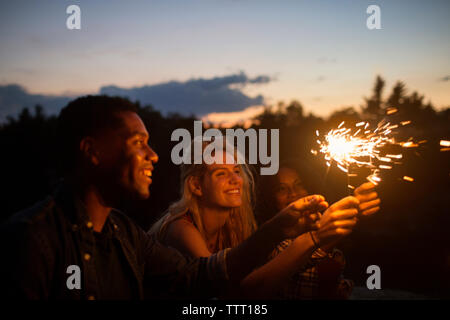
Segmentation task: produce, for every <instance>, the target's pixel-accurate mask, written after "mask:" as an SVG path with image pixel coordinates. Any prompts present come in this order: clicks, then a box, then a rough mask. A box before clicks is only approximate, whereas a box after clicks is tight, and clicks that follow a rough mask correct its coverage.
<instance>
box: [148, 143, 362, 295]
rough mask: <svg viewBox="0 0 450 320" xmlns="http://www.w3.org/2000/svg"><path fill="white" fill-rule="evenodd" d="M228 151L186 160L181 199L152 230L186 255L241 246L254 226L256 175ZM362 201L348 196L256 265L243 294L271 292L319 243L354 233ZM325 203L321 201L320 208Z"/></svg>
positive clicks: (307, 222) (307, 217) (309, 220)
mask: <svg viewBox="0 0 450 320" xmlns="http://www.w3.org/2000/svg"><path fill="white" fill-rule="evenodd" d="M204 147H205V146H204ZM225 150H226V149H225V148H224V150H221V151H219V152H216V154H214V155H213V159H212V161H208V163H211V164H206V163H204V162H203V163H202V164H190V165H182V168H181V198H180V200H179V201H177V202H176V203H174V204H173V205H171V206H170V207H169V209H168V211H167V213H166V214H165V215H164V216H163V217H162V218H161V219H160V220H159V221H157V222H156V223H155V225H154V226H153V227H152V228H151V230H150V233H152V234H153V235H156V237H157V238H158V239H159V241H160V242H162V243H163V244H165V245H167V246H170V247H174V248H176V249H178V250H179V251H180V252H182V253H183V254H185V255H188V256H192V257H208V256H210V255H211V254H213V253H215V252H218V251H220V250H223V249H224V248H232V247H236V246H238V245H239V244H240V243H242V242H243V241H244V240H245V239H246V238H247V237H249V236H250V235H251V234H252V233H253V232H254V231H255V230H256V223H255V218H254V215H253V211H252V201H253V194H254V192H253V191H254V183H253V177H252V174H251V172H250V169H249V167H248V166H247V165H245V164H237V163H236V155H230V154H228V153H227V152H226V151H225ZM358 204H359V201H358V200H357V199H356V198H354V197H348V198H345V199H343V200H341V201H339V202H337V203H335V204H334V205H333V206H331V207H330V208H328V210H327V211H325V213H324V216H327V217H329V219H324V221H325V223H324V224H322V225H321V226H320V228H319V229H318V230H317V231H315V232H314V233H311V236H310V237H297V238H295V239H293V241H292V243H291V245H290V246H289V247H288V248H287V249H286V250H284V251H283V252H282V253H281V254H279V255H277V256H276V257H275V258H274V259H272V260H270V261H268V262H267V261H266V263H265V264H264V265H263V266H261V267H259V268H258V269H256V270H254V271H253V272H252V273H251V274H250V275H248V276H247V277H246V278H245V279H244V280H243V281H241V283H240V289H241V292H240V293H239V294H240V295H243V296H246V297H258V298H263V297H264V298H270V297H273V296H274V294H275V293H276V292H277V291H278V290H279V289H280V288H281V287H282V286H283V285H284V284H285V283H286V281H288V280H289V278H290V276H291V275H292V274H294V273H295V272H296V271H297V270H298V268H299V267H300V266H302V265H304V264H305V263H306V262H307V260H308V257H309V256H310V255H311V254H312V252H313V251H314V250H315V249H317V248H318V246H319V245H323V244H326V243H328V242H330V241H335V239H336V238H339V237H341V236H343V235H346V234H348V233H350V232H351V229H352V227H353V226H354V224H355V223H356V218H355V216H356V214H357V213H358V211H357V209H356V208H357V206H358ZM291 205H292V206H295V203H292V204H291ZM327 207H328V204H327V203H326V202H325V201H322V202H321V205H320V208H318V210H324V209H326V208H327ZM286 210H289V208H286ZM317 217H318V215H317V214H316V213H315V212H309V213H308V214H305V215H304V216H303V218H302V219H304V223H303V224H302V226H303V230H302V231H301V233H305V232H307V231H310V230H311V229H317V227H318V226H317V225H316V224H315V219H316V218H317ZM262 227H264V226H262ZM297 234H299V233H297ZM235 294H236V293H235Z"/></svg>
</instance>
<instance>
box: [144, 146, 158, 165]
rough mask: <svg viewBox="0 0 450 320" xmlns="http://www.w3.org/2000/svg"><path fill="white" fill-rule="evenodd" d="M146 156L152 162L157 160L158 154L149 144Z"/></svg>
mask: <svg viewBox="0 0 450 320" xmlns="http://www.w3.org/2000/svg"><path fill="white" fill-rule="evenodd" d="M147 158H148V159H149V160H150V161H151V162H153V163H156V162H158V160H159V157H158V154H157V153H156V152H155V151H154V150H153V149H152V148H151V147H150V146H148V148H147Z"/></svg>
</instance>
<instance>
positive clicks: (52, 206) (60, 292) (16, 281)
mask: <svg viewBox="0 0 450 320" xmlns="http://www.w3.org/2000/svg"><path fill="white" fill-rule="evenodd" d="M104 228H109V231H110V232H112V235H113V241H118V243H119V248H120V249H121V250H122V253H123V255H124V256H125V257H126V261H127V263H128V265H129V267H130V269H131V270H132V272H131V273H132V275H133V277H132V279H130V281H131V285H132V288H134V290H135V292H134V296H135V297H136V298H140V299H143V298H166V299H167V298H183V297H189V298H209V297H214V296H217V295H220V293H221V292H223V291H225V290H227V289H228V282H229V281H228V275H227V270H226V253H227V251H226V250H225V251H221V252H219V253H217V254H215V255H213V256H211V257H209V258H199V259H189V258H186V257H184V256H182V255H181V254H180V253H179V252H178V251H176V250H175V249H172V248H168V247H165V246H163V245H161V244H160V243H159V242H158V241H157V240H155V239H154V238H152V237H150V236H149V235H147V234H146V233H145V232H144V231H143V230H142V229H140V228H139V227H138V226H137V225H136V224H135V223H134V222H133V221H132V220H131V219H129V218H128V217H127V216H125V215H124V214H123V213H121V212H119V211H117V210H112V211H111V213H110V214H109V216H108V219H107V220H106V223H105V225H104ZM0 246H1V247H2V251H1V252H2V253H3V257H4V259H2V262H1V268H2V269H3V270H2V271H3V272H2V273H1V274H2V276H3V277H4V278H3V279H4V283H5V286H3V289H4V290H2V294H3V295H6V297H8V298H25V299H88V300H94V299H101V298H102V297H101V296H100V290H99V287H98V277H97V274H96V273H97V270H96V268H95V264H94V263H93V258H92V256H91V254H92V252H93V246H94V234H93V225H92V222H90V221H89V218H88V216H87V215H86V213H85V211H84V209H83V206H82V205H81V202H80V201H77V200H76V197H75V196H74V194H73V192H71V190H70V188H68V187H67V186H66V187H62V188H60V189H59V190H58V191H57V192H56V193H55V194H54V195H53V196H50V197H48V198H47V199H45V200H44V201H41V202H39V203H37V204H36V205H34V206H33V207H31V208H28V209H26V210H24V211H22V212H19V213H17V214H15V215H13V216H12V217H11V218H10V219H9V220H8V221H7V222H6V223H5V224H3V225H2V227H1V231H0ZM73 265H75V266H78V267H79V268H80V271H81V279H82V280H81V288H80V289H77V288H73V286H68V284H67V283H68V278H69V276H71V274H72V271H70V270H68V267H69V266H73ZM69 287H70V288H71V289H69Z"/></svg>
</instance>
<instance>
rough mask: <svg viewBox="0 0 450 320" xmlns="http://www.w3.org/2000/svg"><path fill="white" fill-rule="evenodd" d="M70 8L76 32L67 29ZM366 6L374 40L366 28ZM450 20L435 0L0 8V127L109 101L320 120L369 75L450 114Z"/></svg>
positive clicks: (361, 89)
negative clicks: (12, 116)
mask: <svg viewBox="0 0 450 320" xmlns="http://www.w3.org/2000/svg"><path fill="white" fill-rule="evenodd" d="M72 4H76V5H78V6H79V7H80V9H81V30H69V29H67V27H66V20H67V18H68V17H69V15H68V14H67V13H66V8H67V7H68V6H69V5H72ZM371 4H376V5H378V6H379V7H380V10H381V29H380V30H369V29H368V28H367V26H366V20H367V18H368V17H369V14H368V13H367V12H366V9H367V7H368V6H369V5H371ZM449 12H450V1H445V0H430V1H424V0H423V1H418V0H390V1H382V0H379V1H376V0H372V1H365V0H360V1H355V0H353V1H349V0H315V1H301V0H296V1H275V0H273V1H263V0H254V1H253V0H209V1H207V0H203V1H197V0H195V1H194V0H192V1H191V0H184V1H172V0H162V1H148V0H146V1H141V0H136V1H117V0H107V1H103V0H89V1H75V0H66V1H63V0H52V1H50V0H39V1H22V0H15V1H4V0H1V2H0V44H1V45H0V117H1V116H5V114H7V113H13V112H15V111H16V110H17V109H18V108H21V107H22V105H21V104H24V103H32V102H30V101H35V100H39V99H43V100H42V101H47V100H46V99H50V98H51V101H52V102H49V105H51V103H55V104H54V105H53V106H52V107H49V108H50V109H51V108H53V109H54V110H57V109H58V106H59V105H60V104H61V103H62V102H61V101H63V102H65V101H68V100H69V99H70V98H72V97H74V96H78V95H84V94H88V93H91V94H92V93H111V92H122V93H123V94H128V96H130V97H131V98H133V99H138V98H140V99H144V100H145V99H148V101H144V102H149V103H152V104H153V105H154V106H155V108H156V109H161V110H162V111H167V112H170V111H180V112H181V113H195V114H197V115H199V116H204V117H206V118H208V117H209V118H211V117H212V118H221V117H222V118H224V117H226V115H227V113H229V112H230V114H229V116H230V117H237V118H242V117H245V116H246V115H248V114H253V113H255V110H257V109H255V108H258V106H261V105H263V104H276V103H277V102H278V101H281V100H283V101H286V102H289V101H290V100H293V99H296V100H299V101H300V102H301V103H302V104H303V105H304V108H305V110H306V111H307V112H313V113H314V114H317V115H320V116H326V115H328V114H329V113H330V112H331V111H333V110H336V109H337V108H341V107H344V106H355V107H358V106H359V105H361V104H362V103H363V98H364V97H365V96H369V95H370V93H371V90H372V87H373V84H374V80H375V77H376V75H378V74H379V75H381V76H382V77H384V78H385V79H386V89H387V91H390V89H391V88H392V86H393V85H394V84H395V82H396V81H398V80H401V81H404V82H405V83H406V85H407V88H408V89H409V90H410V91H414V90H417V91H419V93H421V94H423V95H425V100H426V101H431V102H432V103H433V104H434V105H435V106H436V107H437V108H443V107H448V106H450V90H449V89H450V59H449V57H450V19H449V16H448V15H449ZM217 83H220V86H217ZM12 84H14V85H16V86H10V85H12ZM8 85H9V86H8ZM11 88H12V89H11ZM49 96H51V97H49ZM169 100H170V101H169ZM5 101H9V102H8V104H6V103H5ZM55 101H56V102H55ZM188 111H189V112H188ZM191 111H192V112H191ZM247 111H248V112H247Z"/></svg>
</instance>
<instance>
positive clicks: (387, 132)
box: [311, 109, 419, 192]
mask: <svg viewBox="0 0 450 320" xmlns="http://www.w3.org/2000/svg"><path fill="white" fill-rule="evenodd" d="M395 112H396V110H393V109H391V110H390V112H389V113H388V114H392V113H395ZM410 123H411V121H402V122H400V123H399V124H391V123H390V122H385V121H382V122H380V123H379V124H378V125H377V127H376V128H375V129H374V130H372V129H370V128H369V127H370V124H369V123H368V122H365V121H362V122H358V123H357V124H356V125H355V128H354V129H350V128H346V127H345V126H344V124H345V122H344V121H343V122H341V123H340V124H339V126H338V127H337V129H332V130H330V131H329V132H328V133H327V134H326V135H325V136H324V137H323V138H322V139H320V133H319V131H318V130H316V136H317V144H318V146H319V149H318V151H317V150H311V152H312V153H313V154H315V155H317V154H318V153H319V152H320V153H321V154H323V155H324V159H325V161H326V164H327V166H328V168H329V167H330V166H331V164H332V162H333V161H334V162H336V164H337V167H338V168H339V169H340V170H342V171H343V172H345V173H346V174H347V186H348V191H349V192H350V191H351V190H350V189H354V187H353V186H351V185H350V184H349V177H350V176H355V175H356V174H354V173H352V172H351V171H352V170H351V169H352V168H354V167H355V166H356V167H364V168H369V169H370V171H371V173H370V175H369V176H367V177H366V179H367V180H369V181H371V182H372V183H374V184H375V185H377V184H378V183H379V182H380V181H381V177H380V170H390V169H392V167H393V165H394V164H398V163H399V162H398V161H399V160H400V159H402V158H403V155H402V154H401V153H400V154H383V151H382V148H383V147H384V146H386V145H388V144H389V145H398V146H401V147H403V148H414V147H418V146H419V144H418V143H415V142H413V141H412V139H411V138H410V139H408V141H404V142H403V141H402V142H397V141H396V140H395V139H394V137H393V136H392V132H393V130H395V129H397V128H399V127H400V126H405V125H408V124H410ZM327 172H328V169H327ZM403 179H404V180H405V181H414V179H413V178H411V177H407V176H404V178H403Z"/></svg>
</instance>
